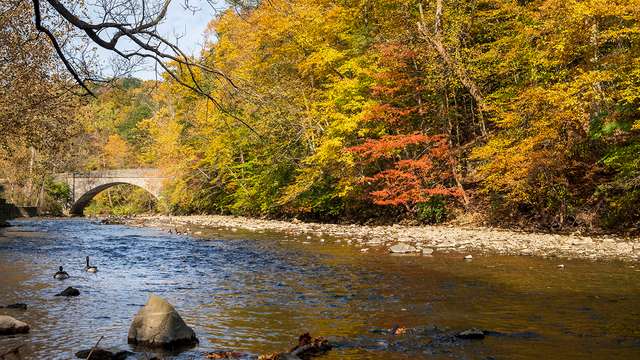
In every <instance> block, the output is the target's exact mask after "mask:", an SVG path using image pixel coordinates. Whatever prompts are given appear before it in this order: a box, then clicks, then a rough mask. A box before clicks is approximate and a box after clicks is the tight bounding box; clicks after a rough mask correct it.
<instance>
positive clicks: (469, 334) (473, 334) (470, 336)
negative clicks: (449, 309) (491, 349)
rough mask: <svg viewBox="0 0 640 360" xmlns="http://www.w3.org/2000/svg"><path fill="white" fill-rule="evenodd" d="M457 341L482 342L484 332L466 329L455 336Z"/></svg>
mask: <svg viewBox="0 0 640 360" xmlns="http://www.w3.org/2000/svg"><path fill="white" fill-rule="evenodd" d="M456 337H457V338H459V339H467V340H482V339H484V331H482V330H480V329H467V330H465V331H461V332H459V333H458V334H456Z"/></svg>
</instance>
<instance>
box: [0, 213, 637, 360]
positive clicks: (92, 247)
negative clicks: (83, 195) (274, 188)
mask: <svg viewBox="0 0 640 360" xmlns="http://www.w3.org/2000/svg"><path fill="white" fill-rule="evenodd" d="M13 223H14V225H15V226H14V227H12V228H8V229H5V230H2V231H1V232H0V305H6V304H10V303H15V302H24V303H27V304H28V305H29V308H28V310H26V311H21V310H13V309H0V314H6V315H11V316H13V317H15V318H18V319H19V320H22V321H25V322H27V323H29V324H30V325H31V327H32V330H31V332H30V333H29V334H27V335H19V336H16V337H0V353H2V350H6V349H9V348H11V347H12V346H16V345H19V344H25V346H24V347H23V348H22V349H21V354H22V355H23V359H71V358H73V357H74V356H73V354H74V353H75V352H76V351H78V350H81V349H86V348H90V347H91V346H92V345H93V344H94V343H95V342H96V341H97V339H98V338H100V336H104V340H102V342H101V346H103V347H115V348H118V349H123V350H124V349H128V350H133V349H130V348H129V346H128V345H127V343H126V342H127V340H126V337H127V331H128V328H129V324H130V322H131V319H132V318H133V316H134V314H135V313H136V312H137V311H138V310H139V309H140V307H141V306H142V305H143V304H144V303H145V302H146V300H147V298H148V296H149V294H152V293H153V294H157V295H159V296H161V297H164V298H165V299H167V300H168V301H169V302H171V303H172V304H173V305H174V306H175V307H176V309H177V310H178V311H179V312H180V314H181V315H182V317H183V318H184V319H185V321H186V322H187V323H188V324H190V325H191V326H192V327H193V328H194V329H195V331H196V333H197V335H198V337H199V339H200V344H199V346H198V347H196V348H194V349H191V350H189V351H186V352H183V353H180V354H177V355H169V354H163V355H162V356H164V357H165V358H172V359H173V358H175V359H201V358H203V354H204V353H205V352H207V351H213V350H236V351H243V352H248V353H251V354H261V353H267V352H274V351H282V350H286V349H288V348H289V347H291V345H292V344H294V343H295V339H296V338H297V336H298V335H299V334H301V333H304V332H307V331H309V332H311V333H312V335H314V336H325V337H330V338H331V339H332V340H333V341H334V342H335V343H336V344H337V347H336V348H335V349H334V350H332V351H330V352H329V353H327V354H326V355H324V356H322V357H321V359H491V358H495V359H539V358H544V359H585V358H593V359H638V358H640V266H637V267H636V266H635V265H634V264H629V263H601V262H598V263H594V262H588V261H578V260H559V259H548V260H545V259H539V258H531V257H499V256H480V255H476V256H475V257H474V259H473V261H463V260H462V259H461V257H460V256H459V255H454V254H451V255H447V254H439V253H436V256H433V257H426V256H391V255H388V254H384V253H377V252H375V251H374V252H369V253H362V252H360V251H359V249H357V248H354V247H351V246H348V245H346V244H345V242H344V241H342V242H337V241H336V239H330V238H327V241H325V242H320V241H319V238H317V237H315V236H314V237H313V238H312V239H310V240H308V239H306V237H304V238H299V237H298V238H297V237H294V236H290V235H287V234H280V233H253V232H242V231H238V232H232V231H229V232H220V231H213V230H211V231H206V230H205V231H204V233H203V235H202V236H201V237H198V238H194V237H189V236H179V235H172V234H167V233H166V232H163V231H161V230H158V229H144V228H132V227H127V226H119V225H109V226H106V225H98V224H95V223H94V222H92V221H90V220H86V219H63V220H56V219H52V220H48V219H34V220H19V221H15V222H13ZM87 255H88V256H91V259H92V262H93V264H94V265H97V266H98V269H99V272H98V273H96V274H89V273H85V272H84V271H83V267H84V258H85V256H87ZM560 263H562V264H564V265H565V268H564V269H559V268H558V267H557V265H558V264H560ZM59 265H63V266H64V267H65V270H66V271H68V272H69V273H70V275H71V278H70V279H68V280H64V281H58V280H54V279H53V277H52V275H53V273H54V272H55V271H56V268H57V267H58V266H59ZM67 286H74V287H76V288H78V289H79V290H80V291H81V295H80V296H79V297H77V298H68V299H67V298H61V297H54V295H55V294H56V293H58V292H60V291H61V290H63V289H64V288H65V287H67ZM394 324H398V325H401V326H404V327H408V328H410V327H424V326H427V325H435V326H437V327H438V328H439V329H441V330H438V331H437V332H436V333H433V334H430V335H429V336H419V335H415V334H413V333H412V334H408V335H402V336H390V335H387V334H385V333H379V332H376V331H372V330H375V329H385V328H390V327H392V326H393V325H394ZM472 327H476V328H481V329H485V330H491V331H493V332H494V333H492V335H491V336H488V337H487V338H485V339H484V340H455V338H454V337H452V336H451V334H454V333H455V332H456V331H460V330H465V329H467V328H472ZM141 358H144V356H142V357H141Z"/></svg>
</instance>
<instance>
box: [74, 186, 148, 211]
mask: <svg viewBox="0 0 640 360" xmlns="http://www.w3.org/2000/svg"><path fill="white" fill-rule="evenodd" d="M156 205H157V204H156V200H155V198H154V197H153V195H151V194H149V193H148V192H147V191H146V190H144V189H141V188H139V187H137V186H133V185H117V186H114V187H111V188H108V189H106V190H105V191H103V192H101V193H99V194H98V195H96V196H95V197H94V198H93V200H91V202H90V203H89V205H88V206H87V207H86V208H85V210H84V213H85V215H88V216H99V215H116V216H126V215H133V214H143V213H153V212H156Z"/></svg>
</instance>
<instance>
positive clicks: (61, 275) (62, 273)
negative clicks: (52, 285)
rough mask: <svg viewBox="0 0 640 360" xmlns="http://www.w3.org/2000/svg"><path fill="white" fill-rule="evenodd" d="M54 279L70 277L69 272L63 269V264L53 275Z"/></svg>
mask: <svg viewBox="0 0 640 360" xmlns="http://www.w3.org/2000/svg"><path fill="white" fill-rule="evenodd" d="M53 278H54V279H58V280H64V279H68V278H69V274H67V272H66V271H64V270H62V266H60V268H59V269H58V272H57V273H55V274H54V275H53Z"/></svg>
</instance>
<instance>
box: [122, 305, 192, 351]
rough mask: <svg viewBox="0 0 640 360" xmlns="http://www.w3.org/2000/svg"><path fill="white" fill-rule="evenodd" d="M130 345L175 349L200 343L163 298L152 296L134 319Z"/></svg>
mask: <svg viewBox="0 0 640 360" xmlns="http://www.w3.org/2000/svg"><path fill="white" fill-rule="evenodd" d="M128 341H129V344H134V345H143V346H151V347H165V348H173V347H180V346H192V345H195V344H196V343H198V339H197V338H196V333H195V332H194V331H193V329H191V328H190V327H189V326H187V324H185V322H184V320H182V318H181V317H180V314H178V312H177V311H176V310H175V309H174V307H173V306H171V304H169V303H168V302H167V301H166V300H164V299H163V298H161V297H159V296H156V295H151V296H150V297H149V300H148V301H147V303H146V305H145V306H144V307H143V308H142V309H140V311H138V313H137V314H136V316H135V317H134V318H133V322H132V323H131V327H130V328H129V335H128Z"/></svg>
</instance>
